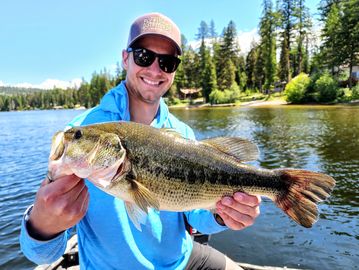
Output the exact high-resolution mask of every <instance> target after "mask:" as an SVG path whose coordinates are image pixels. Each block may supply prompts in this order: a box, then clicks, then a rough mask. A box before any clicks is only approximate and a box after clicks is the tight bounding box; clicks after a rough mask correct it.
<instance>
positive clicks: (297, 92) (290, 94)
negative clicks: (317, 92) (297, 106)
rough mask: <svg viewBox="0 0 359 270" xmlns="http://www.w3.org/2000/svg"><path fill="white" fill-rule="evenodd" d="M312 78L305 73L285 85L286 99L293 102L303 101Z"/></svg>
mask: <svg viewBox="0 0 359 270" xmlns="http://www.w3.org/2000/svg"><path fill="white" fill-rule="evenodd" d="M309 84H310V78H309V76H308V75H307V74H305V73H300V74H299V75H298V76H296V77H294V78H293V79H292V80H291V81H290V82H289V83H288V84H287V85H286V87H285V90H284V93H285V95H286V100H287V101H288V102H291V103H301V102H302V101H303V99H304V98H305V94H306V92H307V88H308V86H309Z"/></svg>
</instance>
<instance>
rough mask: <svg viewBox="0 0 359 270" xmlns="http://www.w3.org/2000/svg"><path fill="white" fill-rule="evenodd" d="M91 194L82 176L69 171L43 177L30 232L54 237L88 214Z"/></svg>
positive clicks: (36, 236)
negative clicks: (51, 177)
mask: <svg viewBox="0 0 359 270" xmlns="http://www.w3.org/2000/svg"><path fill="white" fill-rule="evenodd" d="M88 203H89V194H88V191H87V187H86V185H85V182H84V180H83V179H81V178H79V177H77V176H75V175H67V176H63V177H60V178H58V179H56V180H55V181H54V182H51V183H49V182H48V180H44V181H43V182H42V184H41V187H40V189H39V190H38V192H37V194H36V198H35V203H34V207H33V209H32V211H31V214H30V218H29V220H28V222H27V229H28V231H29V234H30V235H31V236H33V237H34V238H36V239H38V240H47V239H51V238H53V237H55V236H56V235H57V234H59V233H61V232H62V231H64V230H66V229H68V228H71V227H72V226H74V225H75V224H77V223H78V222H79V221H80V220H81V219H82V218H83V216H84V215H85V214H86V211H87V208H88Z"/></svg>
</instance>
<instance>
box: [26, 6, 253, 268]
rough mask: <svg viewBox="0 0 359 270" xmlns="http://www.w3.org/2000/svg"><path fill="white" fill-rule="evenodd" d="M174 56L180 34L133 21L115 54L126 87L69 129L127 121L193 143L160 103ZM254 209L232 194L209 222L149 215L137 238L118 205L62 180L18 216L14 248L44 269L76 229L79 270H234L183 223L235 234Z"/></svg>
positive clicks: (162, 20)
mask: <svg viewBox="0 0 359 270" xmlns="http://www.w3.org/2000/svg"><path fill="white" fill-rule="evenodd" d="M181 53H182V51H181V40H180V31H179V29H178V27H177V26H176V25H175V24H174V23H173V22H172V21H171V20H170V19H169V18H167V17H165V16H164V15H162V14H159V13H151V14H146V15H144V16H142V17H139V18H138V19H136V20H135V22H134V23H133V24H132V26H131V29H130V35H129V39H128V46H127V49H126V50H124V51H123V52H122V58H123V60H122V64H123V67H124V68H125V69H126V71H127V76H126V81H125V82H122V83H121V84H120V85H118V86H117V87H115V88H114V89H112V90H110V91H109V92H108V93H107V94H106V95H105V96H104V97H103V98H102V100H101V102H100V104H99V105H98V106H97V107H95V108H92V109H90V110H88V111H86V112H85V113H84V114H82V115H80V116H79V117H77V118H75V119H74V120H73V121H72V122H71V123H70V126H76V125H86V124H92V123H96V122H105V121H119V120H124V121H134V122H138V123H143V124H147V125H152V126H154V127H157V128H161V127H168V128H173V129H175V130H176V131H178V132H179V133H180V134H182V136H184V137H186V138H188V139H195V138H194V134H193V131H192V130H191V129H190V128H189V127H188V126H187V125H186V124H184V123H182V122H180V121H179V120H178V119H177V118H175V117H174V116H173V115H172V114H171V113H169V111H168V108H167V106H166V104H165V103H164V102H163V99H162V96H163V95H164V94H165V93H166V91H167V90H168V89H169V88H170V87H171V85H172V83H173V80H174V76H175V70H176V68H177V67H178V64H179V62H180V60H179V59H178V58H177V56H178V55H180V54H181ZM259 203H260V199H259V197H256V196H250V195H246V194H241V193H236V194H234V196H233V197H226V198H223V199H222V200H221V201H220V202H218V203H217V209H216V212H217V214H215V215H213V214H212V213H211V212H210V211H207V210H194V211H189V212H185V213H176V212H167V211H161V212H156V211H150V212H149V215H148V217H147V220H146V224H144V225H142V227H141V229H142V231H139V230H137V228H135V227H134V225H133V224H132V222H131V221H130V220H129V218H128V216H127V213H126V211H125V208H124V202H123V201H122V200H119V199H117V198H114V197H112V196H110V195H108V194H106V193H104V192H103V191H101V190H99V189H98V188H96V187H95V186H94V185H93V184H91V183H90V182H88V181H86V180H83V179H80V178H78V177H77V176H75V175H69V176H65V177H61V178H59V179H55V181H53V182H52V181H51V182H50V181H48V180H44V181H43V183H42V184H41V187H40V189H39V190H38V192H37V195H36V199H35V203H34V205H33V207H30V208H29V210H28V211H27V212H26V214H25V218H24V221H23V223H22V229H21V236H20V242H21V247H22V250H23V252H24V254H25V255H26V256H27V257H28V258H29V259H30V260H32V261H34V262H36V263H39V264H41V263H50V262H52V261H54V260H56V259H57V258H58V257H60V256H61V255H62V254H63V252H64V249H65V246H66V242H67V237H68V235H69V228H71V227H73V226H74V225H76V227H77V234H78V244H79V255H80V266H81V268H83V269H226V268H227V269H231V267H232V269H235V267H236V266H235V264H234V263H233V262H232V261H231V260H229V259H228V258H227V257H225V256H224V255H223V254H221V253H219V252H218V251H216V250H214V249H212V248H210V247H207V246H201V245H199V244H196V243H195V244H194V243H193V241H192V239H191V237H190V236H189V234H188V233H187V232H186V230H185V219H187V220H188V223H189V224H190V225H191V226H192V227H194V228H196V229H198V230H199V231H201V232H203V233H216V232H220V231H223V230H225V229H227V228H231V229H233V230H239V229H243V228H245V227H247V226H249V225H251V224H252V223H253V222H254V219H255V218H256V217H257V216H258V214H259Z"/></svg>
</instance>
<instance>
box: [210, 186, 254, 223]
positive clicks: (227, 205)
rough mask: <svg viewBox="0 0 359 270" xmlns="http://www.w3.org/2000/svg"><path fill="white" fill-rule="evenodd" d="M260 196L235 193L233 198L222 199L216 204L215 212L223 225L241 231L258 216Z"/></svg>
mask: <svg viewBox="0 0 359 270" xmlns="http://www.w3.org/2000/svg"><path fill="white" fill-rule="evenodd" d="M260 203H261V198H260V196H252V195H248V194H245V193H241V192H236V193H235V194H234V195H233V197H224V198H222V200H220V201H219V202H218V203H217V204H216V207H217V208H216V211H217V213H218V214H219V215H220V217H221V218H222V219H223V221H224V223H225V225H227V227H229V228H231V229H232V230H241V229H244V228H246V227H248V226H251V225H252V224H253V223H254V220H255V219H256V217H258V215H259V205H260Z"/></svg>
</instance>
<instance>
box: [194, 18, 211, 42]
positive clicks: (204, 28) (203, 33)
mask: <svg viewBox="0 0 359 270" xmlns="http://www.w3.org/2000/svg"><path fill="white" fill-rule="evenodd" d="M207 37H209V28H208V25H207V23H206V22H205V21H201V23H200V26H199V28H198V33H197V35H196V39H197V40H201V39H204V38H207Z"/></svg>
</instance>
